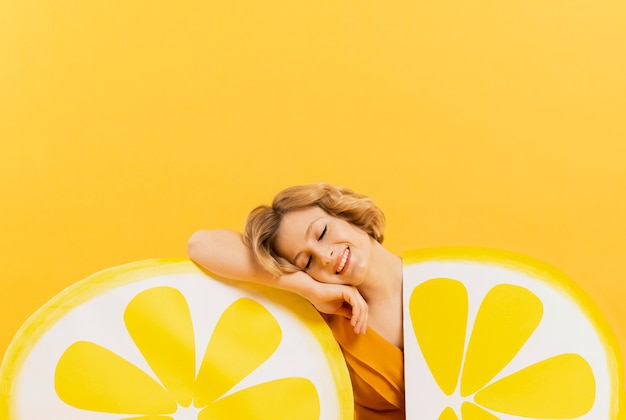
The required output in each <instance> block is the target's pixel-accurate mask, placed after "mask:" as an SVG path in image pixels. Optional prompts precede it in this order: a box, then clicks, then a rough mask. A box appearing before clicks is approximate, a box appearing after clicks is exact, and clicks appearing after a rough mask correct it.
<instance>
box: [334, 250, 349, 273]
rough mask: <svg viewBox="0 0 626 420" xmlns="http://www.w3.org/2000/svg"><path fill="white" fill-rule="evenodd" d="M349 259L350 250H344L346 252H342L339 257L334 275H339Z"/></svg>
mask: <svg viewBox="0 0 626 420" xmlns="http://www.w3.org/2000/svg"><path fill="white" fill-rule="evenodd" d="M349 257H350V248H346V250H345V251H343V255H342V256H341V260H340V261H339V265H338V266H337V270H335V274H341V272H342V271H343V269H344V268H346V263H347V262H348V258H349Z"/></svg>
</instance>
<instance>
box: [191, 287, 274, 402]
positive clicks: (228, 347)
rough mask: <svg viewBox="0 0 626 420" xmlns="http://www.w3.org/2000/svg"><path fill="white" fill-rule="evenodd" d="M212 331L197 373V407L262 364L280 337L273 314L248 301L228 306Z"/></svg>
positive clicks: (271, 352) (213, 398) (240, 301)
mask: <svg viewBox="0 0 626 420" xmlns="http://www.w3.org/2000/svg"><path fill="white" fill-rule="evenodd" d="M214 331H215V332H214V334H213V336H212V337H211V341H209V345H208V347H207V349H206V352H205V353H204V360H203V361H202V364H201V366H200V372H199V373H198V381H197V383H196V400H195V404H196V406H197V407H201V406H205V405H208V404H209V403H210V402H211V401H214V400H216V399H217V398H219V396H220V395H222V394H224V393H225V392H226V391H228V390H229V389H230V388H231V387H232V386H233V385H234V384H236V383H238V382H239V381H240V380H241V379H243V378H244V377H245V376H246V375H248V374H249V373H250V372H252V371H253V370H254V369H255V368H257V367H258V366H260V365H261V364H262V363H263V362H265V360H267V359H268V358H269V357H270V356H271V355H272V354H273V353H274V351H275V350H276V348H277V347H278V346H279V344H280V341H281V335H282V332H281V329H280V326H279V325H278V323H277V322H276V320H275V319H274V317H273V316H272V314H271V313H270V312H269V311H268V310H267V309H265V308H264V307H263V306H262V305H260V304H259V303H257V302H255V301H254V300H251V299H239V300H237V301H236V302H235V303H233V304H232V305H231V306H229V307H228V309H226V311H224V313H223V314H222V317H221V318H220V320H219V322H218V324H217V326H216V327H215V330H214Z"/></svg>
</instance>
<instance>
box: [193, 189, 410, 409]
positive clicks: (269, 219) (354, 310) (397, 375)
mask: <svg viewBox="0 0 626 420" xmlns="http://www.w3.org/2000/svg"><path fill="white" fill-rule="evenodd" d="M383 227H384V216H383V213H382V212H381V211H380V209H379V208H378V207H377V206H376V205H375V204H374V203H373V202H372V200H371V199H370V198H368V197H365V196H363V195H360V194H356V193H354V192H352V191H351V190H349V189H346V188H341V187H336V186H332V185H327V184H313V185H302V186H295V187H291V188H287V189H285V190H283V191H281V192H280V193H278V194H277V195H276V197H275V198H274V201H273V203H272V206H259V207H257V208H256V209H254V210H253V211H252V212H251V213H250V215H249V216H248V220H247V222H246V228H245V233H244V236H241V235H240V234H238V233H236V232H231V231H226V230H213V231H206V230H205V231H199V232H196V233H195V234H194V235H193V236H192V237H191V239H190V240H189V248H188V249H189V256H190V257H191V259H193V260H194V261H195V262H197V263H198V264H200V265H201V266H203V267H205V268H207V269H208V270H209V271H211V272H213V273H215V274H218V275H221V276H224V277H228V278H233V279H238V280H247V281H254V282H258V283H263V284H266V285H270V286H273V287H277V288H281V289H285V290H289V291H292V292H295V293H297V294H299V295H301V296H303V297H305V298H306V299H308V300H309V301H310V302H311V303H312V304H313V305H314V306H315V307H316V308H317V309H318V311H320V312H322V313H323V314H327V315H326V316H325V318H326V320H327V322H328V324H329V326H330V328H331V330H332V331H333V334H334V336H335V338H336V339H337V341H338V343H339V345H340V346H341V349H342V351H343V354H344V357H345V358H346V363H347V365H348V369H349V371H350V376H351V379H352V385H353V390H354V400H355V418H356V419H365V420H367V419H404V378H403V354H402V348H403V332H402V260H401V259H400V257H398V256H396V255H394V254H393V253H391V252H390V251H389V250H387V249H386V248H384V247H383V246H382V245H381V242H382V240H383ZM352 330H354V332H353V331H352ZM355 333H356V334H355Z"/></svg>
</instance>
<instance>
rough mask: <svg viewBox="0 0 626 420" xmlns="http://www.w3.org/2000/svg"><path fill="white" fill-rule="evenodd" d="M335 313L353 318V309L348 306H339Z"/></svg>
mask: <svg viewBox="0 0 626 420" xmlns="http://www.w3.org/2000/svg"><path fill="white" fill-rule="evenodd" d="M334 314H335V315H339V316H342V317H344V318H346V319H351V318H352V309H350V308H349V307H347V306H340V307H339V308H337V310H336V311H335V313H334Z"/></svg>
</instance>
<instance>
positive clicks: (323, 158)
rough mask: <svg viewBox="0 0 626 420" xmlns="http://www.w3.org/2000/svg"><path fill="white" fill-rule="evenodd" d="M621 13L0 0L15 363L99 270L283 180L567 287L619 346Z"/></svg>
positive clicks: (623, 168) (4, 241) (402, 234)
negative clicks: (27, 342)
mask: <svg viewBox="0 0 626 420" xmlns="http://www.w3.org/2000/svg"><path fill="white" fill-rule="evenodd" d="M624 22H626V3H625V2H623V1H614V0H613V1H603V2H594V1H590V0H571V1H563V0H561V1H549V0H548V1H544V0H542V1H538V0H531V1H523V2H522V1H511V2H509V1H507V2H492V1H485V0H478V1H472V2H470V1H465V2H463V1H459V0H457V1H446V0H443V1H430V0H427V1H420V2H417V1H411V2H407V1H397V2H387V1H343V0H340V1H337V0H333V1H329V0H321V1H309V0H298V1H294V0H269V1H251V0H228V1H187V2H165V1H153V2H148V1H131V2H128V1H106V2H105V1H90V2H85V1H79V0H69V1H64V2H55V1H47V2H46V1H35V0H19V1H18V0H4V1H2V2H0V138H1V141H2V143H1V144H2V151H1V153H0V175H1V179H2V183H1V185H2V186H1V190H0V192H1V194H0V200H2V201H1V203H2V206H1V209H2V210H1V211H2V213H1V216H2V217H1V218H0V233H1V236H0V270H1V273H2V274H1V292H2V293H1V294H0V317H1V320H2V329H1V331H0V355H1V354H3V353H4V351H5V350H6V347H7V346H8V344H9V341H10V340H11V338H12V336H13V335H14V334H15V332H16V331H17V329H18V328H19V326H20V325H21V324H22V323H23V322H24V321H25V320H26V318H27V317H28V316H29V315H30V314H31V313H33V312H34V311H35V310H36V309H37V308H38V307H40V306H41V305H42V304H43V303H44V302H46V301H47V300H49V299H50V298H51V297H53V296H54V295H55V294H57V293H58V292H59V291H61V290H62V289H64V288H65V287H67V286H69V285H70V284H72V283H74V282H76V281H78V280H80V279H82V278H84V277H86V276H87V275H89V274H92V273H94V272H96V271H98V270H101V269H104V268H107V267H111V266H115V265H118V264H122V263H126V262H130V261H135V260H140V259H145V258H151V257H181V256H184V255H185V245H186V240H187V238H188V236H189V235H190V234H191V233H192V232H193V231H194V230H196V229H199V228H216V227H227V228H233V229H240V228H241V227H242V225H243V221H244V218H245V216H246V214H247V212H248V210H249V209H251V208H252V207H253V206H255V205H257V204H259V203H263V202H268V201H269V200H270V199H271V197H272V196H273V194H274V193H275V192H277V191H278V190H280V189H281V188H283V187H286V186H288V185H292V184H299V183H308V182H317V181H326V182H331V183H336V184H341V185H346V186H350V187H352V188H353V189H355V190H357V191H359V192H363V193H366V194H368V195H371V196H373V197H375V199H376V201H377V203H378V204H379V205H380V206H381V208H382V209H383V210H384V211H385V213H386V215H387V218H388V228H387V232H386V237H387V239H386V244H387V246H388V247H389V248H390V249H392V250H393V251H396V252H402V251H404V250H408V249H413V248H421V247H431V246H440V245H473V246H486V247H496V248H503V249H507V250H511V251H516V252H520V253H523V254H527V255H530V256H532V257H535V258H538V259H540V260H543V261H545V262H547V263H549V264H551V265H553V266H555V267H557V268H559V269H561V270H562V271H564V272H565V273H567V274H568V275H569V276H570V277H572V278H573V279H574V280H575V281H576V282H577V283H578V284H579V285H580V286H581V287H582V288H583V289H584V290H585V291H586V292H587V293H588V294H589V295H590V296H591V297H592V298H593V300H594V301H595V302H596V303H597V304H598V305H599V307H600V308H601V310H602V312H603V313H604V314H605V316H606V317H607V319H608V321H609V323H610V325H611V326H612V328H613V330H614V331H615V333H616V335H617V337H618V340H619V342H620V346H621V349H622V354H623V356H622V357H623V358H624V359H626V357H625V356H624V351H625V350H626V305H624V297H625V296H626V281H625V280H624V279H625V277H626V255H625V251H626V217H625V215H626V198H625V194H624V192H625V191H626V123H625V114H626V43H625V42H624V40H625V39H626V26H625V25H624Z"/></svg>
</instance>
